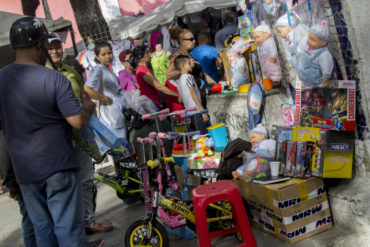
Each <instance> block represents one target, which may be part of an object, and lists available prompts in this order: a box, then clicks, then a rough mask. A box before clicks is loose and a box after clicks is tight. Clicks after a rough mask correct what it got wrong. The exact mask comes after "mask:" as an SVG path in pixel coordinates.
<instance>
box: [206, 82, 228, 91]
mask: <svg viewBox="0 0 370 247" xmlns="http://www.w3.org/2000/svg"><path fill="white" fill-rule="evenodd" d="M230 87H231V86H230V82H228V81H220V82H219V83H217V84H216V85H214V86H213V87H212V88H211V92H212V93H221V92H224V91H228V90H230Z"/></svg>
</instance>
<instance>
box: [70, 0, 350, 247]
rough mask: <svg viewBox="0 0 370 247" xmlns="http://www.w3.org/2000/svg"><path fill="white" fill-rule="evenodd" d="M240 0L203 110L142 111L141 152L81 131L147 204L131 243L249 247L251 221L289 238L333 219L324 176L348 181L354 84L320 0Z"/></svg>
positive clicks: (125, 190) (96, 128) (125, 195)
mask: <svg viewBox="0 0 370 247" xmlns="http://www.w3.org/2000/svg"><path fill="white" fill-rule="evenodd" d="M236 2H237V5H238V7H239V9H240V10H241V12H242V13H243V14H242V15H241V16H239V17H238V27H239V28H238V33H237V34H235V35H232V36H230V37H228V38H227V40H225V49H222V50H221V51H220V57H221V58H222V65H223V69H224V71H225V76H224V78H223V79H222V80H221V81H220V82H218V84H217V85H215V86H213V87H212V88H209V95H208V96H207V108H208V109H207V110H203V111H199V110H197V109H184V110H178V111H173V112H170V110H169V109H164V110H160V111H158V110H155V109H153V108H145V107H142V109H140V110H141V111H140V113H141V114H140V115H142V117H141V119H142V120H145V121H151V126H152V127H151V129H150V131H151V132H150V133H149V132H148V133H146V132H145V133H144V132H142V133H141V134H140V136H135V138H134V139H132V140H131V139H130V142H131V141H133V142H136V143H138V144H139V146H140V148H139V150H134V151H135V152H136V155H138V156H140V157H139V159H136V157H135V154H129V152H127V150H125V148H124V147H122V146H121V145H119V144H117V140H116V139H115V138H112V135H113V134H112V133H108V132H106V131H102V130H101V129H100V128H102V127H101V125H100V124H98V120H97V119H94V120H92V121H91V123H90V125H89V128H90V129H89V131H82V132H80V133H76V134H77V137H76V138H77V139H81V140H82V141H81V142H83V144H85V146H86V145H87V144H88V145H87V146H90V147H91V146H95V152H99V153H98V155H97V157H98V158H99V159H102V158H103V157H104V155H105V154H106V153H108V152H112V153H113V157H115V159H114V166H115V171H116V175H115V176H113V177H112V176H108V175H104V174H100V177H99V176H96V178H97V177H99V178H100V179H101V181H103V182H104V181H105V182H106V183H107V184H108V185H109V186H111V187H112V188H113V189H115V190H116V191H117V195H118V196H119V197H120V198H121V199H124V200H126V202H127V201H130V200H131V199H133V198H134V199H135V201H141V202H144V204H145V215H144V216H143V218H140V219H138V220H136V221H135V222H133V223H132V225H131V226H130V227H129V228H128V230H127V232H126V236H125V242H126V246H135V245H136V244H138V243H139V242H140V243H141V244H143V243H145V244H147V245H148V246H151V245H150V244H153V243H155V244H158V246H168V241H169V240H168V234H169V233H171V234H175V235H178V236H180V237H183V238H186V239H191V238H195V237H197V238H198V243H199V245H200V246H209V245H208V243H209V241H210V238H213V237H216V236H222V235H228V234H233V233H237V232H239V233H240V235H241V237H240V240H241V241H244V242H245V243H247V242H248V241H249V243H248V244H250V246H256V243H255V240H254V237H253V233H252V231H251V228H250V225H249V223H250V224H251V226H253V227H255V228H257V229H260V230H261V231H264V232H267V233H269V234H271V235H272V236H275V237H277V238H279V239H281V240H283V241H286V242H290V243H294V242H297V241H300V240H302V239H305V238H308V237H310V236H312V235H315V234H317V233H320V232H323V231H325V230H328V229H330V228H332V227H333V218H332V215H331V211H330V206H329V202H328V194H327V192H326V190H325V189H326V187H325V183H326V181H328V180H329V179H333V178H342V179H350V178H351V177H352V166H353V157H354V138H355V137H354V135H355V134H354V131H355V127H356V122H355V105H356V98H355V97H356V96H355V92H356V82H355V81H351V80H347V78H346V76H345V74H344V73H343V71H342V69H341V68H339V67H338V66H337V65H338V59H340V55H339V54H332V53H333V51H332V50H331V49H329V47H330V46H329V41H330V40H332V39H331V35H332V33H331V31H330V29H329V20H328V18H327V16H326V13H325V3H326V1H325V0H322V1H310V0H302V1H294V0H287V1H285V0H284V1H283V0H261V1H257V0H254V1H252V0H250V1H244V0H237V1H236ZM167 5H168V6H170V5H169V4H167ZM167 5H166V6H167ZM166 6H165V7H166ZM165 7H164V8H165ZM158 11H160V10H158ZM153 15H154V14H153ZM153 15H150V16H149V17H147V18H148V20H152V19H151V18H154V16H153ZM161 18H167V17H166V16H164V17H161ZM167 19H168V18H167ZM153 28H154V27H153ZM130 30H131V31H130V32H132V33H133V32H134V31H135V32H139V30H138V28H137V27H135V28H132V29H130ZM126 31H127V32H128V30H126ZM135 34H137V33H135ZM140 97H141V96H140ZM204 113H208V114H209V115H210V118H211V123H212V125H211V126H209V127H208V128H207V130H208V134H202V135H201V134H200V131H199V129H198V126H197V123H195V124H194V123H192V120H191V119H192V118H194V116H196V115H202V114H204ZM166 125H168V126H170V127H171V129H170V130H168V129H167V130H166V131H164V129H165V127H164V126H166ZM97 133H98V134H99V133H100V134H99V138H94V135H95V136H96V134H97ZM86 137H89V138H87V141H86ZM113 137H114V135H113ZM86 142H87V143H86ZM89 142H90V143H89ZM104 143H105V144H106V146H107V147H105V148H103V147H104ZM90 152H91V150H90ZM231 195H232V196H231ZM242 199H243V200H242ZM206 203H208V204H207V205H206ZM240 205H244V206H245V207H240ZM208 207H211V208H212V209H211V210H209V208H208ZM205 212H207V213H206V214H205ZM247 212H248V214H247ZM241 222H243V223H241ZM152 228H153V229H154V230H153V231H152ZM146 229H150V230H149V231H148V230H146ZM145 231H148V232H145ZM209 231H210V233H209ZM143 232H144V234H143ZM203 244H204V245H203ZM248 246H249V245H248Z"/></svg>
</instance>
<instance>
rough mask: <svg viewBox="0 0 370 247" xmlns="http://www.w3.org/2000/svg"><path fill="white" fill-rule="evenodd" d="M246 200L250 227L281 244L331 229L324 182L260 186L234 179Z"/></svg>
mask: <svg viewBox="0 0 370 247" xmlns="http://www.w3.org/2000/svg"><path fill="white" fill-rule="evenodd" d="M235 182H236V184H237V185H238V188H239V190H240V192H241V194H242V196H243V197H244V199H246V200H247V203H248V206H249V215H250V218H251V222H252V225H253V226H254V227H256V228H258V229H260V230H262V231H266V232H268V233H270V234H272V235H274V236H276V237H278V238H280V239H282V240H284V241H287V242H290V243H294V242H297V241H299V240H302V239H304V238H307V237H309V236H312V235H314V234H317V233H319V232H322V231H325V230H327V229H329V228H331V227H332V217H331V213H330V208H329V202H328V199H327V194H326V192H325V190H324V184H323V180H322V179H321V178H317V177H312V178H309V179H306V180H304V179H292V180H290V181H287V182H284V183H279V184H273V185H260V184H255V183H253V182H246V181H245V180H244V179H238V180H235Z"/></svg>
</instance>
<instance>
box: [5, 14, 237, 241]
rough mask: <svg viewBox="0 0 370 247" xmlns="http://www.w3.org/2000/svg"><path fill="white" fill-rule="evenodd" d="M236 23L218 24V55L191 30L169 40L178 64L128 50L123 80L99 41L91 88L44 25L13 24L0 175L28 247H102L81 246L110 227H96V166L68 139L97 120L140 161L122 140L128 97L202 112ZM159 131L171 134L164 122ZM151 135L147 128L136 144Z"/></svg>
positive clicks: (203, 125) (206, 38)
mask: <svg viewBox="0 0 370 247" xmlns="http://www.w3.org/2000/svg"><path fill="white" fill-rule="evenodd" d="M235 23H236V16H235V14H234V13H233V12H226V13H225V14H224V15H223V24H224V25H225V27H224V28H223V29H221V30H220V31H219V33H216V47H214V46H213V45H212V43H213V42H212V37H211V36H210V34H209V33H208V32H206V31H201V32H200V33H199V34H197V38H198V44H199V45H198V46H196V41H197V40H196V36H194V34H193V33H192V31H191V30H189V29H187V28H185V27H180V26H175V27H173V28H171V29H170V30H169V34H170V36H171V39H172V40H175V41H177V44H178V48H177V50H176V52H174V54H171V53H169V52H166V51H164V52H163V53H162V52H161V49H162V47H159V46H158V47H156V51H150V49H149V47H148V46H146V45H137V46H136V47H134V49H125V50H123V51H122V52H121V53H120V54H119V60H120V62H121V64H122V65H123V67H124V70H122V71H119V72H118V73H115V72H113V70H112V62H113V51H112V46H111V44H110V43H109V42H107V41H96V42H95V48H94V53H95V62H96V65H95V67H93V68H92V70H91V71H89V74H88V77H87V78H83V77H82V76H81V74H80V73H79V72H77V71H76V70H75V68H74V67H73V66H70V65H68V64H66V63H65V62H64V61H63V57H64V56H63V47H62V41H61V39H60V37H59V36H58V35H57V34H55V33H49V32H48V30H47V29H46V27H45V25H44V24H43V23H42V22H41V21H40V20H38V19H37V18H34V17H24V18H21V19H18V20H17V21H15V22H14V23H13V25H12V27H11V29H10V43H11V46H12V48H13V49H14V50H15V53H16V60H15V62H14V63H12V64H10V65H8V66H6V67H5V68H3V69H1V70H0V128H1V129H0V130H1V131H0V133H1V135H0V154H1V173H2V175H3V177H4V182H5V185H6V186H7V188H8V189H9V191H10V196H11V197H12V198H14V199H16V200H17V201H18V203H19V206H20V211H21V213H22V216H23V220H22V227H23V237H24V243H25V246H26V247H29V246H39V247H42V246H47V247H50V246H68V247H73V246H76V247H77V246H86V245H88V246H101V245H102V243H103V240H102V239H101V240H98V241H94V242H87V241H86V236H85V234H86V233H87V234H89V233H97V232H106V231H111V230H112V229H113V227H112V226H111V225H102V224H100V223H98V222H96V219H95V212H94V204H93V194H94V190H95V188H94V183H93V171H94V167H93V161H92V158H91V157H90V156H89V155H88V154H87V153H86V152H85V151H83V150H82V149H81V148H80V147H79V146H78V145H76V143H74V141H73V139H72V129H76V130H81V129H83V128H84V127H85V126H86V125H87V124H88V122H89V120H90V117H91V115H92V114H95V115H96V116H97V117H98V119H99V120H100V121H101V122H102V123H103V124H104V125H106V127H108V128H109V129H110V130H111V131H112V132H113V133H114V134H115V135H116V136H117V137H118V138H119V140H120V143H121V144H122V145H123V146H124V147H126V148H127V149H129V150H131V149H134V151H136V152H140V151H139V150H138V148H137V146H136V145H135V143H134V142H135V141H134V140H135V139H136V138H135V137H134V136H131V135H130V133H129V130H128V124H127V116H126V115H125V111H126V110H127V108H128V105H127V95H126V94H130V93H137V94H138V95H141V96H146V97H147V98H148V99H149V100H150V101H151V102H152V103H153V105H154V107H155V110H159V109H162V108H164V107H169V108H170V109H171V110H179V109H184V108H191V107H196V108H197V109H198V110H204V109H207V102H206V89H207V86H212V85H216V84H217V82H218V81H219V80H220V79H221V78H222V77H223V75H221V74H220V73H219V68H218V67H219V66H220V65H221V61H220V58H219V56H218V52H217V49H219V47H221V46H223V45H224V44H223V43H222V42H219V41H220V40H222V39H224V37H226V36H227V34H232V33H235V32H236V29H235V30H234V27H235ZM225 35H226V36H225ZM159 45H160V44H159ZM216 48H217V49H216ZM161 63H164V64H161ZM158 70H160V71H158ZM156 76H157V77H158V78H157V77H156ZM209 120H210V119H209V116H208V114H206V113H205V114H203V115H201V116H196V117H192V119H191V121H192V123H193V125H194V126H196V125H197V126H199V128H200V131H201V132H202V134H205V133H206V132H207V126H209V125H210V121H209ZM196 122H197V124H195V123H196ZM161 128H163V130H164V131H166V130H169V128H170V124H169V122H168V120H166V119H164V120H162V124H161ZM152 129H153V123H149V126H143V127H142V128H140V129H138V130H136V136H139V135H142V136H145V135H146V134H148V133H149V131H151V130H152Z"/></svg>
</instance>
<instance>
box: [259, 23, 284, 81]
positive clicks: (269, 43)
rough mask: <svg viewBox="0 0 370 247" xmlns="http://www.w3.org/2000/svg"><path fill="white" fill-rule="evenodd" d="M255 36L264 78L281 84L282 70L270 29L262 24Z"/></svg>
mask: <svg viewBox="0 0 370 247" xmlns="http://www.w3.org/2000/svg"><path fill="white" fill-rule="evenodd" d="M253 35H254V39H255V41H256V45H257V47H258V49H257V51H258V57H259V61H260V65H261V70H262V74H263V77H264V78H267V79H270V80H272V81H274V82H279V81H280V79H281V68H280V63H279V58H278V52H277V49H276V45H275V41H274V39H273V38H272V35H271V30H270V27H269V26H267V25H266V24H265V23H262V24H261V25H259V26H257V27H256V28H255V29H254V31H253Z"/></svg>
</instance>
